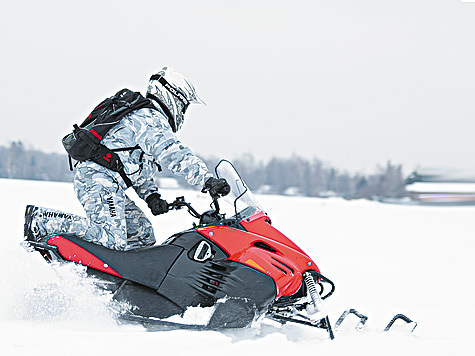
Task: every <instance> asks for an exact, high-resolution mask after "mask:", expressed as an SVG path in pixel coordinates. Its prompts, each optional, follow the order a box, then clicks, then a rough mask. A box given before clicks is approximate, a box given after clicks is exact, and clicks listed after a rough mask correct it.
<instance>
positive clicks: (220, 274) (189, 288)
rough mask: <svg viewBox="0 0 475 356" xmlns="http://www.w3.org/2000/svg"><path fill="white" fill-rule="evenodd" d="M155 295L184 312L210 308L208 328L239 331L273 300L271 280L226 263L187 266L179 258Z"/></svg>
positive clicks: (243, 267) (272, 283)
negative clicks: (213, 309) (165, 299)
mask: <svg viewBox="0 0 475 356" xmlns="http://www.w3.org/2000/svg"><path fill="white" fill-rule="evenodd" d="M158 293H159V294H161V295H163V296H165V297H166V298H168V299H170V300H171V301H173V302H174V303H176V304H177V305H179V306H181V307H182V308H183V309H186V307H188V306H202V307H207V306H212V305H214V304H215V303H216V301H217V303H216V310H215V312H214V314H213V316H212V317H211V320H210V323H209V325H210V326H211V327H243V326H246V325H248V324H249V323H250V322H251V321H252V320H253V319H254V318H255V316H256V315H258V314H260V313H262V312H264V311H265V310H267V307H268V305H270V304H271V303H272V302H273V301H274V299H275V296H276V287H275V284H274V281H273V280H272V278H270V277H268V276H266V275H265V274H263V273H261V272H258V271H256V270H255V269H253V268H250V267H248V266H245V265H243V264H241V263H237V262H234V261H229V260H213V261H208V262H206V263H204V264H200V265H198V264H196V263H194V264H193V263H190V260H189V259H187V258H186V255H185V254H182V255H181V256H180V258H179V259H178V261H177V262H176V263H175V265H174V266H173V267H172V268H171V269H170V271H169V273H168V275H167V277H166V278H165V280H164V281H163V283H162V285H161V286H160V288H159V289H158Z"/></svg>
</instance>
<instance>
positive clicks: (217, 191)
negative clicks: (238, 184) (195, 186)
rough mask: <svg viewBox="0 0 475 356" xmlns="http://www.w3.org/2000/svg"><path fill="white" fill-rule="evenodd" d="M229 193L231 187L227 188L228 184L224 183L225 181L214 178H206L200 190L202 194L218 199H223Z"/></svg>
mask: <svg viewBox="0 0 475 356" xmlns="http://www.w3.org/2000/svg"><path fill="white" fill-rule="evenodd" d="M230 191H231V187H230V186H229V184H228V182H226V179H224V178H219V179H216V178H214V177H210V178H208V180H207V181H206V182H205V185H204V186H203V189H202V190H201V192H202V193H208V192H209V194H210V195H211V196H212V197H213V198H219V197H220V196H222V197H224V196H225V195H227V194H229V192H230Z"/></svg>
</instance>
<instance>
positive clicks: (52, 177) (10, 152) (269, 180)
mask: <svg viewBox="0 0 475 356" xmlns="http://www.w3.org/2000/svg"><path fill="white" fill-rule="evenodd" d="M203 160H204V161H205V163H206V164H207V165H208V167H210V168H212V167H215V166H216V164H217V163H218V161H219V159H218V158H216V157H208V158H204V159H203ZM233 164H234V165H235V166H236V168H237V169H238V171H239V172H240V174H241V176H242V177H243V178H244V180H245V181H246V183H247V184H248V185H249V187H250V188H251V189H252V190H253V191H254V192H258V193H264V194H265V193H267V194H284V195H302V196H310V197H315V196H319V197H331V196H339V197H343V198H345V199H358V198H366V199H384V198H401V197H404V196H405V195H406V191H405V189H404V186H405V184H404V183H405V182H404V177H403V173H402V166H401V165H393V164H392V163H391V162H387V163H386V165H385V166H378V167H377V169H376V172H375V173H373V174H369V175H365V174H359V173H355V174H351V173H348V172H346V171H340V170H338V169H336V168H333V167H329V166H327V165H325V164H324V163H323V162H322V161H321V160H319V159H317V158H313V159H305V158H302V157H299V156H297V155H294V156H292V157H290V158H272V159H271V160H269V161H267V162H264V161H257V160H256V159H255V158H254V157H253V156H252V155H251V154H244V155H243V156H241V157H240V158H237V159H234V160H233ZM73 176H74V172H71V171H70V170H69V163H68V157H67V155H66V154H59V153H44V152H42V151H40V150H36V149H33V148H26V147H25V145H24V144H23V143H22V142H12V143H10V145H9V146H0V178H15V179H33V180H49V181H64V182H71V181H72V179H73ZM160 177H175V176H174V175H173V174H172V173H171V172H170V171H168V170H167V169H166V168H163V171H162V172H161V173H159V174H158V175H157V178H160ZM177 181H178V182H179V184H180V185H183V186H186V182H185V181H184V180H183V179H177Z"/></svg>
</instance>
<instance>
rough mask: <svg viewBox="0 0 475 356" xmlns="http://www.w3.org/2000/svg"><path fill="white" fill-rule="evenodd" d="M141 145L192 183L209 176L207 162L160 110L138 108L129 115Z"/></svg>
mask: <svg viewBox="0 0 475 356" xmlns="http://www.w3.org/2000/svg"><path fill="white" fill-rule="evenodd" d="M130 119H131V121H132V125H133V126H134V128H135V132H136V141H137V143H138V144H139V145H140V147H141V149H142V150H143V151H144V152H145V153H146V154H149V155H152V157H154V158H155V159H156V160H157V161H158V162H159V163H160V164H161V165H162V166H163V167H167V168H168V169H169V170H170V171H172V172H173V173H174V174H176V175H179V176H182V177H184V178H185V179H186V180H187V182H188V183H189V184H191V185H199V186H203V185H204V183H205V181H206V180H207V179H208V178H210V177H212V174H211V173H210V172H209V170H208V168H207V167H206V164H205V163H204V162H203V161H202V160H201V159H200V158H198V157H197V156H196V155H195V154H194V153H193V152H192V151H191V150H190V149H189V148H188V147H186V146H185V145H183V144H182V143H181V142H180V141H179V140H178V138H177V137H176V135H175V134H174V133H173V131H172V129H171V127H170V125H169V124H168V120H167V119H166V118H165V116H164V115H162V114H161V113H160V112H158V111H156V110H150V109H142V110H138V111H137V112H135V113H134V115H131V117H130Z"/></svg>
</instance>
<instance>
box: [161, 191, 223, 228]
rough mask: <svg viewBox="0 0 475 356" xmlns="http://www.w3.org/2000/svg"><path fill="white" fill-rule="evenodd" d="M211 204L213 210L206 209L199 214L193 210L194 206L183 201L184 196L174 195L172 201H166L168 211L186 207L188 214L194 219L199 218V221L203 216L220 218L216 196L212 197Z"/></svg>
mask: <svg viewBox="0 0 475 356" xmlns="http://www.w3.org/2000/svg"><path fill="white" fill-rule="evenodd" d="M211 206H212V207H214V209H213V210H210V211H206V212H204V213H203V214H200V213H198V212H197V211H196V210H195V208H193V207H192V206H191V204H190V203H188V202H186V201H185V197H176V198H175V200H174V201H173V202H172V203H168V211H170V210H180V209H181V208H183V207H186V208H187V209H188V212H189V213H190V215H191V216H193V217H194V218H196V219H200V221H201V222H202V221H203V220H204V218H205V217H213V218H214V219H216V220H220V217H221V215H220V214H219V204H218V197H213V202H212V204H211Z"/></svg>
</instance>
